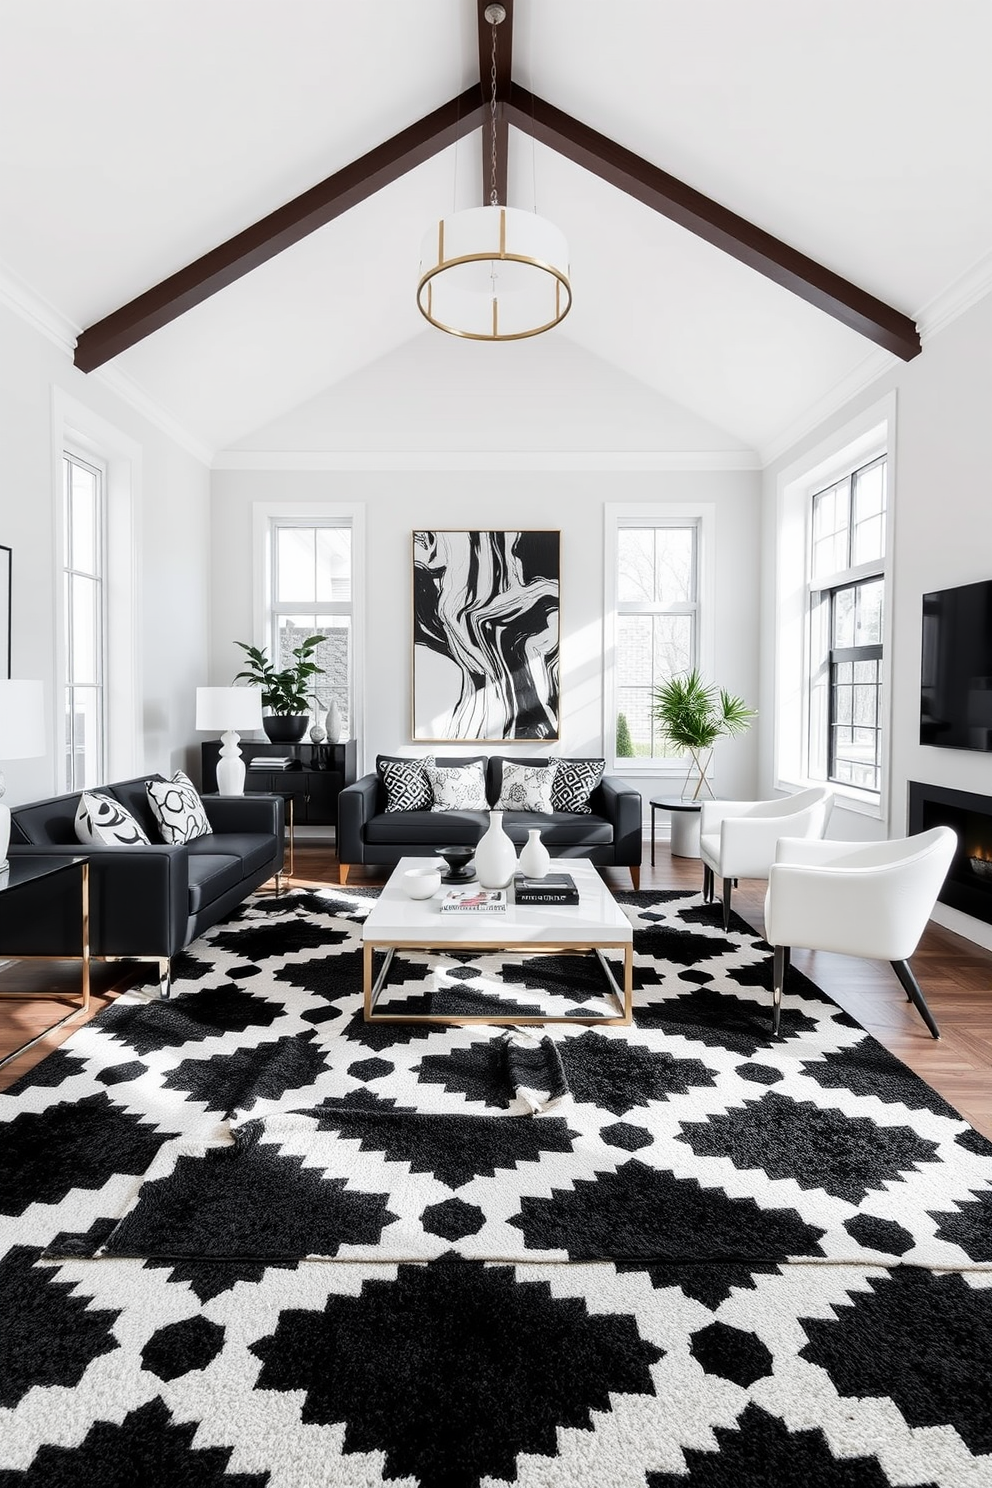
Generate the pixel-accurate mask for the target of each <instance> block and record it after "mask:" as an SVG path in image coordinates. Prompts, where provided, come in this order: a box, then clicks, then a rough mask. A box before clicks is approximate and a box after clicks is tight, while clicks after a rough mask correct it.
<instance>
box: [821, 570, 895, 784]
mask: <svg viewBox="0 0 992 1488" xmlns="http://www.w3.org/2000/svg"><path fill="white" fill-rule="evenodd" d="M884 600H885V583H884V580H883V579H881V578H874V579H867V580H865V581H863V582H862V583H858V584H845V585H844V586H842V587H840V588H837V589H833V590H831V591H830V654H829V658H828V666H829V676H830V715H829V735H828V742H827V779H828V780H831V781H834V782H835V783H836V784H838V785H853V786H857V787H858V788H859V789H862V790H869V791H875V792H878V791H880V790H881V780H882V607H883V604H884Z"/></svg>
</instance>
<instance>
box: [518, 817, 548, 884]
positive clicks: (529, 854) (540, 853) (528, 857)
mask: <svg viewBox="0 0 992 1488" xmlns="http://www.w3.org/2000/svg"><path fill="white" fill-rule="evenodd" d="M550 867H551V854H550V853H549V852H548V849H547V848H546V847H545V845H544V843H543V842H542V841H541V833H540V829H539V828H538V827H530V828H529V830H528V832H527V841H526V842H525V843H524V845H523V847H522V848H521V849H520V872H521V873H522V874H524V876H525V877H526V878H544V876H545V874H546V873H547V871H548V869H549V868H550Z"/></svg>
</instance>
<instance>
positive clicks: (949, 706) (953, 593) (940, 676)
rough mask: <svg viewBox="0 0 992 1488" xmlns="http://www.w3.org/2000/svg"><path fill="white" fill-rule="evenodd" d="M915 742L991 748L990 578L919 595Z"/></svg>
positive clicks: (991, 617)
mask: <svg viewBox="0 0 992 1488" xmlns="http://www.w3.org/2000/svg"><path fill="white" fill-rule="evenodd" d="M921 680H922V686H921V699H920V743H921V744H936V745H939V746H941V747H943V748H946V749H981V750H985V751H987V752H992V579H986V580H984V581H983V582H982V583H980V584H960V585H958V587H957V588H956V589H938V590H936V591H935V592H934V593H933V594H924V596H923V666H922V674H921Z"/></svg>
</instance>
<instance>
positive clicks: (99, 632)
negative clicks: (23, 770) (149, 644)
mask: <svg viewBox="0 0 992 1488" xmlns="http://www.w3.org/2000/svg"><path fill="white" fill-rule="evenodd" d="M67 466H68V467H69V471H70V472H71V470H72V468H73V467H75V468H77V469H80V470H85V471H88V472H89V473H90V475H92V476H93V478H94V481H95V483H96V513H95V534H94V535H95V539H96V541H95V544H94V547H95V555H94V557H95V561H94V564H93V569H92V571H91V572H87V571H84V570H83V569H80V568H78V567H77V566H76V564H75V562H74V558H73V552H72V550H73V548H74V546H75V544H74V543H70V542H69V541H68V539H69V538H70V536H72V535H73V521H72V508H71V506H70V504H69V503H68V502H67V501H66V500H65V495H64V494H63V508H62V510H63V526H62V597H63V598H62V602H63V605H64V624H65V634H66V638H67V641H66V648H65V668H64V671H63V676H62V697H61V709H62V714H63V728H64V730H65V750H64V752H63V756H62V759H63V775H62V789H63V790H65V791H73V790H86V789H90V788H91V787H92V786H95V785H103V784H105V783H106V780H107V779H108V778H109V777H108V776H107V752H108V750H107V735H108V733H109V731H110V720H109V718H108V711H109V710H108V707H107V699H108V696H109V689H108V686H107V672H108V665H107V634H108V631H109V628H110V627H109V617H108V614H107V468H106V466H105V465H104V463H103V461H102V460H98V459H95V458H87V457H86V456H85V455H82V454H80V452H79V451H78V450H76V449H73V448H71V446H68V445H67V446H66V448H65V449H64V450H63V451H62V478H63V487H62V489H63V493H64V492H65V479H66V467H67ZM69 480H70V482H71V480H72V476H71V473H70V476H69ZM77 576H78V577H79V578H81V579H85V580H87V582H88V583H91V584H93V585H95V587H96V638H95V639H96V646H95V650H96V672H95V676H94V679H93V681H92V682H80V681H78V679H77V678H76V676H75V672H74V670H73V651H74V649H75V648H74V645H73V627H74V620H75V612H74V606H73V605H72V603H71V602H69V600H67V598H66V590H67V589H69V590H71V588H72V580H73V579H74V578H75V577H77ZM77 691H80V692H92V693H95V695H96V714H97V719H98V729H99V745H98V748H97V751H96V760H95V765H96V774H95V776H94V777H93V778H92V779H90V778H84V779H77V778H76V772H75V753H76V751H75V743H76V740H75V733H74V727H73V718H74V716H75V709H74V708H73V707H71V706H70V700H74V699H75V694H76V692H77ZM70 761H71V762H72V763H71V766H70V764H69V762H70Z"/></svg>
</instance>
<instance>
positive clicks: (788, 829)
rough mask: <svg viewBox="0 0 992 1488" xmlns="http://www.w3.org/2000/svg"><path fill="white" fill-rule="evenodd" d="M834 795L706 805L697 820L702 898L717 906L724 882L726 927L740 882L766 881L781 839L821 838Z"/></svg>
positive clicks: (818, 789) (817, 792) (814, 792)
mask: <svg viewBox="0 0 992 1488" xmlns="http://www.w3.org/2000/svg"><path fill="white" fill-rule="evenodd" d="M833 804H834V793H833V791H831V790H828V789H827V787H826V786H823V785H816V786H813V787H812V788H811V789H810V790H804V791H799V793H798V794H797V795H795V796H780V797H779V798H778V799H776V800H774V801H704V802H703V805H702V811H701V812H700V817H699V856H700V857H701V858H702V860H703V898H704V899H705V901H706V903H707V904H712V903H713V894H714V881H715V879H717V878H719V879H722V880H723V928H724V930H729V929H730V897H731V894H732V892H733V887H734V884H735V882H736V881H737V879H739V878H767V877H768V870H769V868H770V867H771V866H772V863H774V861H775V848H776V846H777V844H778V840H779V838H780V837H822V836H823V834H824V832H825V831H826V829H827V822H828V821H829V820H830V812H831V811H832V809H833Z"/></svg>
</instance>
